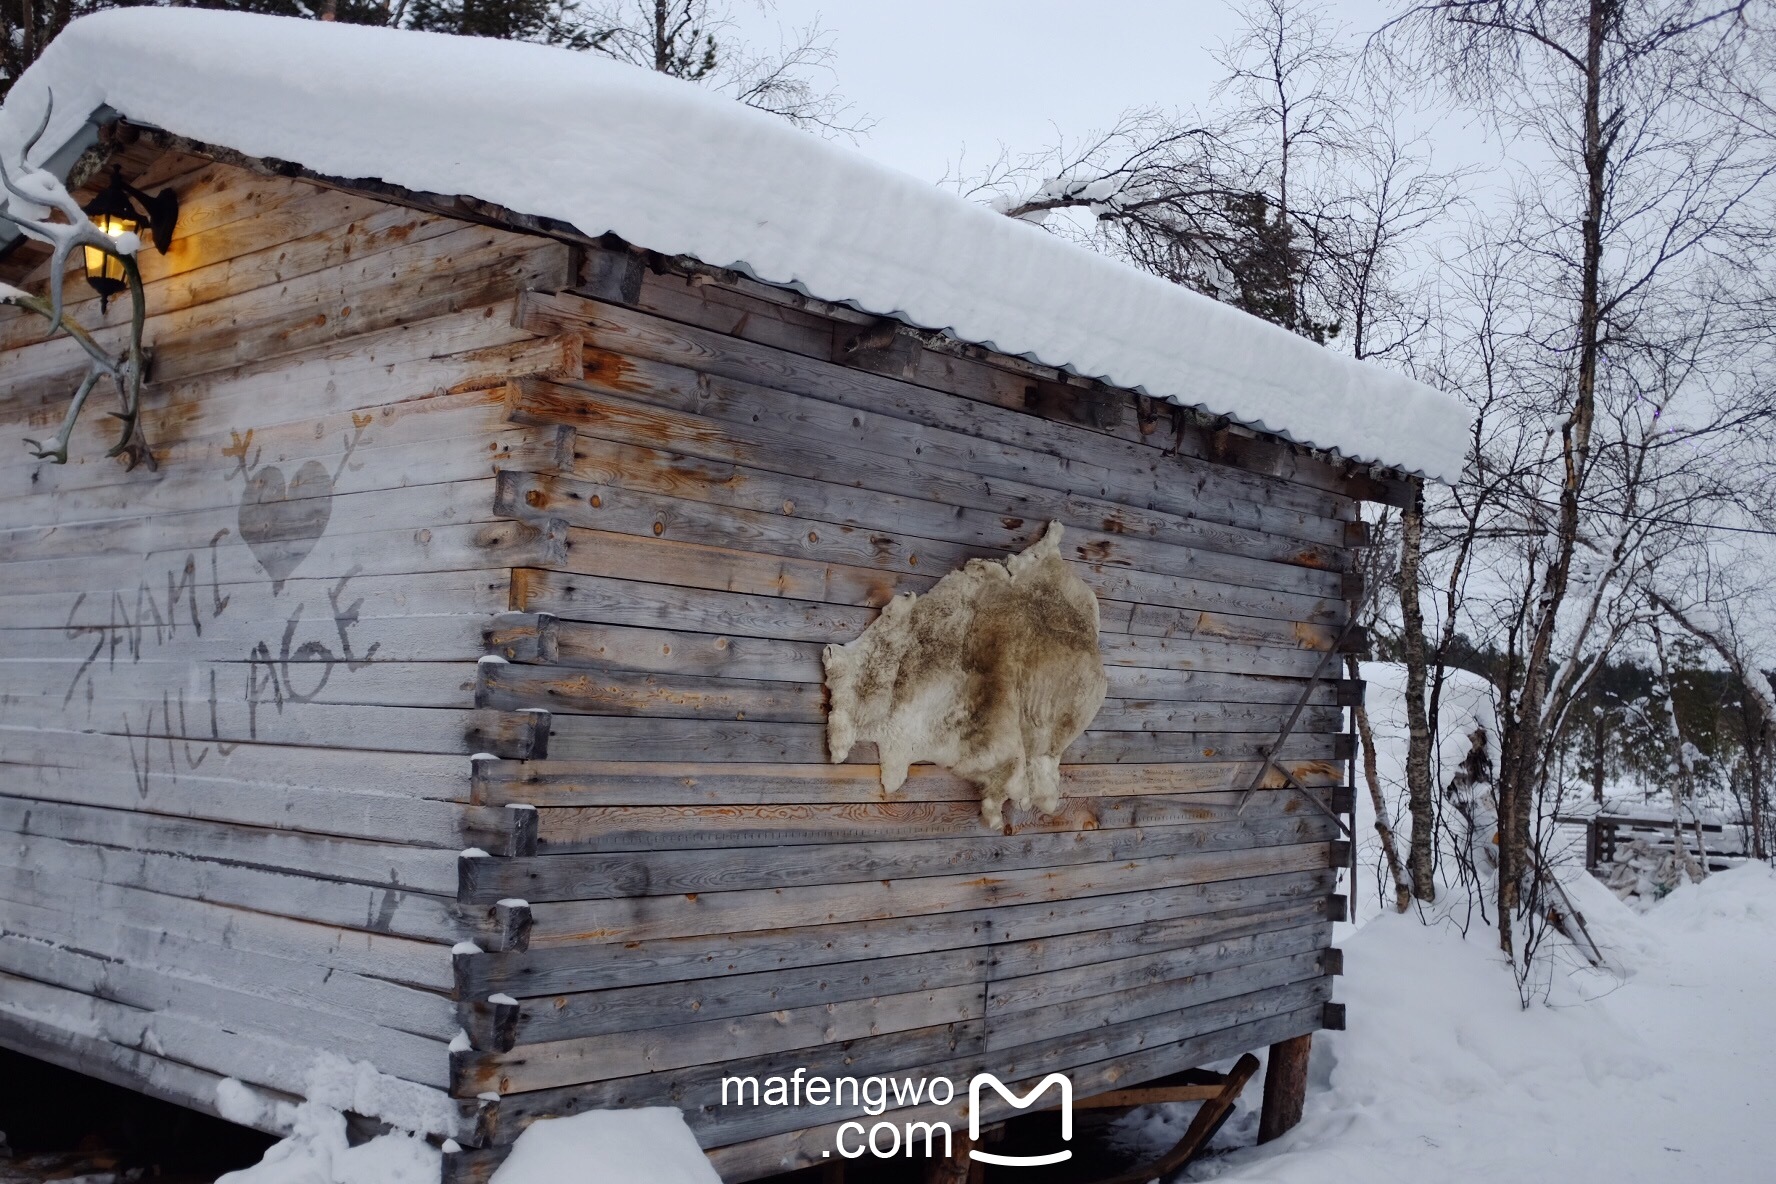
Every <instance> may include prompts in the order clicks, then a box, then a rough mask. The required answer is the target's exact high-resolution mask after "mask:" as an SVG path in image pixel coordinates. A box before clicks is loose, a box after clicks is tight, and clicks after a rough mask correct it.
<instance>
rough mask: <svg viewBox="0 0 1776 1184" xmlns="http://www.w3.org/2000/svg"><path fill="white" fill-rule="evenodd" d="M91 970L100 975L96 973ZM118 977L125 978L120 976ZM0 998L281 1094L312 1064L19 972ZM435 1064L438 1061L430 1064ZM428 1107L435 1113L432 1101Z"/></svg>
mask: <svg viewBox="0 0 1776 1184" xmlns="http://www.w3.org/2000/svg"><path fill="white" fill-rule="evenodd" d="M94 970H95V973H102V969H100V968H94ZM119 977H121V978H127V977H130V975H129V973H128V972H124V973H122V974H120V976H119ZM0 999H4V1000H5V1003H4V1004H0V1009H3V1010H5V1011H7V1012H11V1013H13V1014H15V1015H16V1014H19V1013H23V1014H24V1015H26V1016H33V1015H34V1016H42V1015H55V1016H58V1017H66V1018H65V1020H62V1021H61V1025H62V1026H65V1027H67V1028H72V1029H73V1030H75V1031H84V1032H88V1033H94V1034H97V1035H99V1036H101V1037H102V1038H104V1039H106V1040H108V1041H110V1042H111V1043H114V1044H118V1045H122V1046H124V1047H126V1048H145V1049H154V1048H161V1049H172V1048H176V1049H178V1050H179V1059H180V1060H182V1061H184V1062H185V1063H187V1064H191V1065H194V1066H196V1067H198V1068H201V1069H207V1070H209V1071H211V1072H213V1073H219V1074H221V1075H224V1076H228V1077H234V1078H237V1079H239V1080H242V1081H246V1082H251V1083H254V1084H263V1085H268V1086H270V1087H272V1088H273V1089H276V1090H279V1091H280V1092H283V1093H289V1094H302V1093H305V1092H306V1090H307V1088H308V1082H307V1079H306V1078H307V1074H308V1071H309V1067H310V1066H311V1065H312V1064H313V1063H314V1059H315V1056H314V1054H315V1049H314V1047H313V1046H312V1045H305V1044H301V1043H295V1042H293V1041H291V1040H290V1039H288V1038H287V1037H282V1036H281V1035H280V1034H272V1033H267V1032H260V1031H253V1030H251V1029H249V1028H248V1027H247V1026H246V1025H245V1024H240V1025H230V1026H226V1027H225V1026H223V1025H219V1024H217V1023H216V1020H215V1017H214V1015H201V1014H190V1013H187V1012H184V1011H178V1010H147V1009H144V1008H140V1007H132V1006H129V1005H128V1004H125V1003H118V1002H113V1001H111V1000H109V999H102V998H98V997H95V996H93V995H90V994H85V993H82V992H79V991H74V990H68V989H66V988H63V987H60V986H54V985H51V984H48V983H43V982H39V981H36V980H34V979H30V978H26V977H23V976H20V975H13V974H7V973H3V972H0ZM338 1040H339V1043H338V1046H337V1054H336V1055H342V1056H344V1055H349V1054H351V1053H352V1052H353V1050H354V1045H353V1044H351V1043H350V1042H349V1038H346V1037H343V1036H342V1037H340V1038H338ZM384 1043H386V1042H384ZM323 1047H324V1046H323ZM355 1048H356V1051H357V1052H358V1053H360V1054H362V1053H365V1052H371V1053H372V1055H379V1056H384V1057H387V1058H388V1060H389V1061H391V1062H392V1061H394V1060H395V1057H394V1055H393V1053H394V1052H395V1051H396V1050H395V1049H393V1048H387V1049H385V1048H382V1047H380V1045H374V1046H371V1048H370V1049H366V1048H365V1046H364V1045H362V1044H358V1045H356V1046H355ZM428 1059H431V1058H428ZM442 1060H443V1058H442V1057H438V1058H436V1059H435V1062H434V1063H437V1062H441V1061H442ZM391 1080H392V1079H391ZM434 1080H436V1078H435V1076H434ZM410 1087H411V1088H413V1089H416V1090H417V1089H428V1090H429V1089H431V1088H432V1087H430V1085H429V1083H423V1082H410ZM434 1108H435V1109H438V1110H442V1106H441V1105H437V1104H436V1103H434Z"/></svg>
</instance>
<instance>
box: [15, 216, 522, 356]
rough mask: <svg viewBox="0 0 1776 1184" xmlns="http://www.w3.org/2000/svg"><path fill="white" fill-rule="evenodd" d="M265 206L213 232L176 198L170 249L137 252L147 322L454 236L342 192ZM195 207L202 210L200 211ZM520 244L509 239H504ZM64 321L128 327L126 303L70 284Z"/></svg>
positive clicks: (444, 226) (437, 221) (18, 329)
mask: <svg viewBox="0 0 1776 1184" xmlns="http://www.w3.org/2000/svg"><path fill="white" fill-rule="evenodd" d="M281 196H282V197H283V200H281V201H277V202H276V204H275V205H274V206H272V208H270V209H265V210H262V211H260V212H259V213H258V214H257V215H255V216H253V217H249V218H233V219H230V220H229V221H227V222H224V223H222V224H220V225H215V226H209V227H205V226H202V225H201V224H199V225H198V226H188V225H187V224H186V217H187V211H186V209H185V208H184V204H183V201H182V202H181V207H180V210H179V234H178V236H177V237H176V238H175V239H174V240H173V243H172V248H173V249H172V250H171V251H169V252H168V253H167V254H165V255H162V254H161V253H160V252H158V251H144V252H143V253H142V264H141V268H142V290H143V295H144V297H145V299H146V301H147V307H148V309H149V310H150V312H151V313H152V315H153V317H154V318H155V321H156V322H164V320H165V318H167V316H168V314H169V313H174V312H182V311H184V310H186V309H191V308H195V307H197V306H198V305H202V304H208V303H210V302H212V301H225V300H228V299H230V298H231V297H239V296H240V295H241V294H243V293H247V292H252V291H254V290H256V289H259V288H265V287H276V286H281V285H287V284H290V283H291V282H292V281H295V280H297V279H299V278H301V277H305V276H309V275H312V274H314V273H316V272H321V271H329V270H333V269H337V268H340V267H342V266H343V265H346V264H349V263H351V262H352V261H354V260H364V259H368V258H372V257H374V256H376V255H379V254H382V253H384V252H387V251H391V250H393V249H395V248H398V247H405V246H411V245H413V244H417V243H422V242H426V241H427V240H430V239H434V238H438V237H440V236H442V235H447V234H451V233H453V232H455V231H459V230H460V229H461V228H462V227H461V224H460V223H453V222H451V221H450V220H449V219H445V218H439V217H436V216H435V215H429V214H424V213H421V212H419V211H416V210H409V209H404V208H402V207H400V206H392V205H386V204H381V203H377V202H371V201H367V200H365V199H363V198H360V197H354V196H350V195H347V194H341V193H328V192H326V191H319V190H317V191H315V192H313V193H309V194H300V195H298V194H290V193H287V192H286V193H285V194H283V195H281ZM200 208H202V207H200ZM512 241H513V242H514V243H515V244H516V243H520V242H521V241H522V240H518V239H517V238H516V237H515V236H514V238H513V240H512ZM69 293H70V295H72V296H74V297H75V298H74V299H73V300H71V301H70V302H69V305H68V308H69V312H70V314H71V315H72V316H73V317H75V318H76V319H77V320H79V322H80V323H81V324H83V325H85V326H87V328H88V329H89V330H97V329H101V328H116V327H118V326H124V325H127V324H128V323H129V318H130V306H129V302H128V301H124V300H119V301H114V302H113V303H112V306H111V307H110V308H109V309H108V310H105V311H101V310H100V309H99V307H98V304H99V301H98V297H97V294H96V293H93V294H91V295H88V293H87V289H86V286H85V285H84V284H81V285H77V286H76V285H70V287H69ZM41 335H42V332H41V329H39V330H38V331H37V332H36V333H35V334H33V333H32V331H31V326H30V325H29V324H28V323H25V322H15V323H14V324H13V325H11V326H0V351H5V350H12V349H18V348H22V347H24V346H27V345H30V344H32V343H33V342H34V341H36V340H37V338H39V337H41Z"/></svg>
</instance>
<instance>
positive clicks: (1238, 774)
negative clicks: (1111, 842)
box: [474, 759, 1343, 818]
mask: <svg viewBox="0 0 1776 1184" xmlns="http://www.w3.org/2000/svg"><path fill="white" fill-rule="evenodd" d="M1284 763H1285V764H1287V765H1288V768H1289V771H1290V772H1291V773H1292V774H1293V775H1294V776H1295V777H1297V778H1298V779H1299V780H1300V781H1301V783H1302V784H1304V785H1308V786H1331V785H1336V784H1338V783H1339V781H1340V780H1341V779H1342V777H1343V770H1342V768H1340V767H1339V766H1337V765H1335V764H1332V763H1330V762H1314V761H1297V762H1284ZM1257 772H1258V764H1257V762H1250V763H1243V762H1221V763H1215V762H1204V763H1201V764H1189V765H1179V764H1163V765H1062V766H1061V788H1062V792H1063V794H1064V795H1065V796H1066V797H1068V798H1084V799H1095V798H1101V797H1116V796H1148V795H1156V796H1164V795H1170V794H1184V793H1210V792H1224V791H1229V790H1232V791H1237V792H1239V793H1241V794H1244V792H1245V790H1246V788H1247V787H1248V786H1250V785H1251V783H1252V777H1253V775H1254V774H1256V773H1257ZM474 784H475V800H476V801H478V802H485V803H489V804H493V805H504V804H506V803H508V802H519V803H523V804H526V805H533V806H537V807H540V808H543V809H549V808H557V807H559V808H568V807H579V806H763V805H789V804H794V803H804V802H805V803H817V804H827V805H838V804H846V803H861V802H970V803H972V802H977V801H979V799H980V790H979V789H978V788H977V787H975V786H974V785H972V784H971V783H969V782H968V781H966V780H964V779H963V778H961V777H958V776H957V775H956V774H954V773H951V772H949V771H948V770H946V769H941V768H939V767H937V766H936V765H914V766H912V768H910V769H908V770H907V779H906V781H905V783H904V784H902V785H901V787H900V788H899V789H897V790H895V791H893V792H892V793H890V792H888V791H887V790H884V789H883V788H882V782H881V773H880V771H879V770H878V769H877V768H876V767H875V766H873V765H867V764H845V765H813V764H793V765H789V764H770V763H754V764H731V763H712V762H701V761H696V760H692V759H679V760H670V759H669V760H667V761H663V762H657V763H649V762H638V761H564V760H551V761H543V762H530V763H528V764H518V763H514V762H507V761H479V762H476V765H475V770H474ZM1262 784H1263V785H1264V786H1265V787H1268V788H1273V789H1274V788H1279V787H1280V786H1282V785H1283V784H1284V782H1283V778H1282V776H1281V774H1280V773H1271V774H1268V775H1267V777H1266V780H1265V781H1264V782H1263V783H1262ZM1011 816H1012V817H1013V818H1017V817H1018V812H1017V811H1016V809H1015V808H1012V813H1011Z"/></svg>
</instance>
